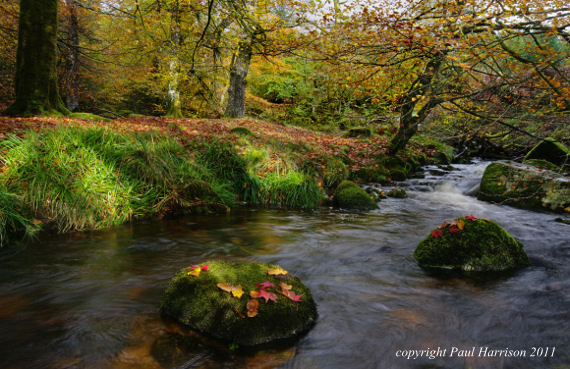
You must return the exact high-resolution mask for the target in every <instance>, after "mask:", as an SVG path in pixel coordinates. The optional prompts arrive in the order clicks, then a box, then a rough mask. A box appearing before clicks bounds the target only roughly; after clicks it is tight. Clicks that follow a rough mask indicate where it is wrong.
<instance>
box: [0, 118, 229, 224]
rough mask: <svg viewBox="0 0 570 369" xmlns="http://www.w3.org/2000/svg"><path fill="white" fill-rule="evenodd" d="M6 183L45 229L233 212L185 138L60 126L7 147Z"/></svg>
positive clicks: (14, 139) (14, 140) (5, 144)
mask: <svg viewBox="0 0 570 369" xmlns="http://www.w3.org/2000/svg"><path fill="white" fill-rule="evenodd" d="M3 149H5V150H6V155H5V157H4V158H3V159H2V160H3V164H4V165H5V167H6V170H5V171H4V173H3V174H2V176H1V179H2V180H3V181H4V183H5V184H6V186H7V190H8V191H10V192H13V193H15V194H17V195H19V196H20V197H21V199H22V201H23V203H25V204H26V206H27V207H28V208H29V209H30V211H31V216H33V217H34V218H36V219H39V220H41V221H42V222H43V223H44V227H47V228H50V229H54V230H57V231H59V232H66V231H71V230H83V229H94V228H102V227H109V226H113V225H118V224H121V223H123V222H126V221H129V220H131V219H133V218H134V217H138V216H153V215H162V214H167V213H176V212H193V211H210V210H214V209H217V210H220V209H226V208H225V206H224V205H223V204H220V201H219V200H220V199H219V197H218V196H217V194H216V192H215V190H214V189H212V187H211V186H210V185H208V184H207V183H206V182H205V181H204V180H203V179H208V175H209V174H208V173H207V172H205V171H203V170H201V169H200V168H199V167H198V166H196V165H195V164H194V163H193V158H192V157H191V156H190V155H189V154H188V152H186V151H185V149H184V147H183V146H182V145H180V144H179V143H178V142H177V141H175V140H173V139H170V138H168V137H165V136H156V135H152V134H144V135H138V134H124V135H123V134H118V133H114V132H111V131H107V130H103V129H91V128H90V129H78V128H59V129H55V130H46V131H45V132H43V133H42V135H39V134H37V133H33V132H29V133H28V134H27V136H26V138H23V139H22V138H18V137H12V138H10V139H8V140H6V141H4V142H3Z"/></svg>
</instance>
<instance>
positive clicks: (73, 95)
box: [64, 0, 79, 111]
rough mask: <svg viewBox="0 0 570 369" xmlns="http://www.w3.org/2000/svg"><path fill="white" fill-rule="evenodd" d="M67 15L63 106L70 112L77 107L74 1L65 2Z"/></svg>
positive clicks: (75, 5)
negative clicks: (65, 89)
mask: <svg viewBox="0 0 570 369" xmlns="http://www.w3.org/2000/svg"><path fill="white" fill-rule="evenodd" d="M66 4H67V7H68V12H69V13H68V15H67V49H68V50H67V55H66V60H65V71H66V73H67V75H66V77H65V87H66V88H67V91H66V93H65V92H64V94H65V105H66V107H67V109H69V110H70V111H74V110H76V109H77V108H78V107H79V18H78V17H77V3H76V2H75V1H74V0H71V1H70V0H68V1H66Z"/></svg>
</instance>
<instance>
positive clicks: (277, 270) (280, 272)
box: [266, 268, 288, 275]
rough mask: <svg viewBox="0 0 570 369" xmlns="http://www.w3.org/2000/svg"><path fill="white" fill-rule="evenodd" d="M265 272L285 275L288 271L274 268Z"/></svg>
mask: <svg viewBox="0 0 570 369" xmlns="http://www.w3.org/2000/svg"><path fill="white" fill-rule="evenodd" d="M266 273H267V274H269V275H286V274H288V272H287V271H286V270H285V269H281V268H276V269H267V272H266Z"/></svg>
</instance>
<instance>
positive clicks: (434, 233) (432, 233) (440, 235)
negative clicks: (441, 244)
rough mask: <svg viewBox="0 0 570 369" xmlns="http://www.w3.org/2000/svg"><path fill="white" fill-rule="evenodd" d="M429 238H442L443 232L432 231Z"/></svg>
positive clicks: (438, 230) (439, 230)
mask: <svg viewBox="0 0 570 369" xmlns="http://www.w3.org/2000/svg"><path fill="white" fill-rule="evenodd" d="M431 236H432V237H434V238H439V237H443V232H442V231H441V229H434V230H433V232H431Z"/></svg>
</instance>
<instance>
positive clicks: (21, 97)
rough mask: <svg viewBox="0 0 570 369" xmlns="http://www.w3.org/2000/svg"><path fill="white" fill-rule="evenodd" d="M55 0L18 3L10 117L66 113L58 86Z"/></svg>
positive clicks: (56, 1) (23, 0)
mask: <svg viewBox="0 0 570 369" xmlns="http://www.w3.org/2000/svg"><path fill="white" fill-rule="evenodd" d="M57 9H58V0H21V1H20V19H19V25H18V32H19V33H18V51H17V57H16V78H15V92H16V101H15V102H14V104H13V105H12V106H11V107H10V108H9V109H8V113H10V114H13V115H41V114H53V113H55V112H59V113H64V114H68V113H69V111H68V110H67V109H66V108H65V106H64V105H63V102H62V100H61V97H60V95H59V89H58V85H57V69H56V42H57V25H58V20H57Z"/></svg>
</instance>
